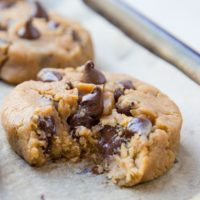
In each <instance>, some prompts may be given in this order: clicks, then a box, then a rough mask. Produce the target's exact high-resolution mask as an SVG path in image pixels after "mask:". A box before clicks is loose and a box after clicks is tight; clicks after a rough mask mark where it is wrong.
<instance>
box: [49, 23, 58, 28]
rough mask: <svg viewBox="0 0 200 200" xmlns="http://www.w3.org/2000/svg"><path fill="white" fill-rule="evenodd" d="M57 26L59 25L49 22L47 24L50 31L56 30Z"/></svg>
mask: <svg viewBox="0 0 200 200" xmlns="http://www.w3.org/2000/svg"><path fill="white" fill-rule="evenodd" d="M58 26H59V23H57V22H55V21H49V23H48V27H49V28H50V29H56V28H58Z"/></svg>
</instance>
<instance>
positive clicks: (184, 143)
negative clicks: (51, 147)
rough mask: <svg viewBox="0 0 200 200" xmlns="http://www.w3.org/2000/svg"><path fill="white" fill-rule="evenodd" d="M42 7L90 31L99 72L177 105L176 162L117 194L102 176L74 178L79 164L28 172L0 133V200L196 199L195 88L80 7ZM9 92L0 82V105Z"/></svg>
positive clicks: (199, 170)
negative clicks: (136, 83) (148, 87)
mask: <svg viewBox="0 0 200 200" xmlns="http://www.w3.org/2000/svg"><path fill="white" fill-rule="evenodd" d="M43 2H44V3H46V4H47V6H48V7H50V8H53V9H55V10H57V11H59V12H60V13H61V14H63V15H65V16H69V17H71V18H73V19H76V20H78V21H80V22H81V23H82V24H83V25H84V26H85V27H86V28H88V29H89V31H90V32H91V34H92V36H93V40H94V46H95V51H96V62H97V64H98V66H99V67H100V68H101V69H103V70H107V71H114V72H123V73H124V72H125V73H128V74H132V75H133V76H136V77H137V78H139V79H142V80H144V81H147V82H149V83H152V84H153V85H155V86H157V87H158V88H159V89H160V90H162V91H163V92H165V93H167V94H168V95H169V96H170V97H171V98H172V99H173V100H174V101H175V102H176V103H177V104H178V105H179V107H180V109H181V111H182V114H183V118H184V123H183V128H182V133H181V145H180V150H179V153H178V158H177V160H178V162H177V163H176V164H175V165H174V167H173V168H172V169H171V170H170V171H169V172H168V173H167V174H166V175H164V176H162V177H160V178H158V179H156V180H154V181H151V182H148V183H145V184H141V185H138V186H136V187H133V188H131V189H125V188H119V187H117V186H115V185H113V184H112V183H109V182H108V181H107V180H106V179H105V177H104V175H99V176H95V175H92V174H90V173H79V172H80V171H81V165H83V164H80V165H79V166H78V165H71V164H68V163H60V164H51V165H48V166H45V167H42V168H39V169H37V168H32V167H30V166H29V165H28V164H26V163H25V162H24V161H23V160H22V159H21V158H20V157H19V156H18V155H16V154H15V153H14V152H13V151H12V150H11V149H10V146H9V145H8V143H7V140H6V137H5V132H4V131H3V130H2V127H0V200H40V199H42V200H44V199H45V200H68V199H69V200H86V199H87V200H93V199H95V200H100V199H103V200H111V199H115V200H120V199H121V200H122V199H123V200H124V199H126V200H129V199H131V200H133V199H134V200H145V199H148V200H188V199H191V198H192V197H194V196H196V195H197V193H198V192H200V153H199V152H200V149H199V148H200V87H199V86H198V85H196V84H195V83H194V82H192V81H191V80H190V79H188V78H187V77H186V76H185V75H183V74H182V73H181V72H179V71H178V70H176V69H175V68H174V67H173V66H171V65H169V64H168V63H166V62H165V61H162V60H160V59H159V58H157V57H155V56H153V55H152V54H151V53H150V52H148V51H146V50H145V49H143V48H142V47H140V46H138V45H137V44H135V43H134V42H132V41H131V40H129V39H128V38H127V37H126V36H125V35H124V34H122V33H121V32H120V31H119V30H118V29H116V28H115V27H113V26H112V25H111V24H110V23H108V22H107V21H105V20H104V19H103V18H101V17H100V16H98V15H97V14H96V13H94V12H93V11H91V10H89V9H88V8H87V7H86V6H85V5H84V4H83V3H82V2H81V1H78V0H73V1H72V0H59V1H55V0H50V1H47V0H46V1H45V0H44V1H43ZM11 89H12V86H9V85H7V84H4V83H3V82H0V105H1V104H2V99H3V97H4V96H6V95H7V94H8V93H9V92H10V90H11ZM83 168H84V167H83ZM195 199H199V198H198V196H197V197H196V198H195Z"/></svg>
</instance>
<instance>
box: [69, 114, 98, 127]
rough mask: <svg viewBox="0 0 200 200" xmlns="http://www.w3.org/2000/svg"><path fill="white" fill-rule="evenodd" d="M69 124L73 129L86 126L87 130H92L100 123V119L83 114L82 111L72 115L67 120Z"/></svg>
mask: <svg viewBox="0 0 200 200" xmlns="http://www.w3.org/2000/svg"><path fill="white" fill-rule="evenodd" d="M67 122H68V124H69V125H70V126H71V128H75V127H77V126H85V127H86V128H91V127H92V126H94V125H96V124H97V123H99V119H98V118H95V117H91V116H88V115H87V114H84V113H83V114H82V113H81V111H78V112H77V113H75V114H73V115H71V116H70V117H69V118H68V119H67Z"/></svg>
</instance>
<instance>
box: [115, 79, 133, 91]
mask: <svg viewBox="0 0 200 200" xmlns="http://www.w3.org/2000/svg"><path fill="white" fill-rule="evenodd" d="M117 83H118V84H120V85H122V86H123V88H124V89H135V87H134V86H133V83H132V81H130V80H123V81H119V82H117Z"/></svg>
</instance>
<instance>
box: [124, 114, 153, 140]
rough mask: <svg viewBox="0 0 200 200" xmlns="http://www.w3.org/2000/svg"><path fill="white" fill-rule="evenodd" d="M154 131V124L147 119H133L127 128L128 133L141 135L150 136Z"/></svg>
mask: <svg viewBox="0 0 200 200" xmlns="http://www.w3.org/2000/svg"><path fill="white" fill-rule="evenodd" d="M151 129H152V123H151V121H150V120H149V119H147V118H133V119H132V120H131V121H130V122H129V123H128V126H127V131H129V132H130V133H132V134H133V135H134V134H135V133H138V134H139V135H143V136H148V135H149V133H150V132H151Z"/></svg>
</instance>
